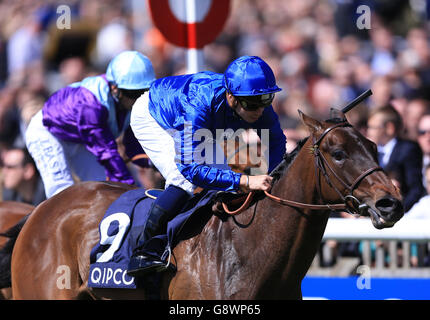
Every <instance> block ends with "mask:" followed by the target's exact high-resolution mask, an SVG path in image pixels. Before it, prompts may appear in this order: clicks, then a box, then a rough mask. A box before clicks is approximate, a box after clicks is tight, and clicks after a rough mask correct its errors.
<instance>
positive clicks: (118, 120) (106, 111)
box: [26, 51, 155, 198]
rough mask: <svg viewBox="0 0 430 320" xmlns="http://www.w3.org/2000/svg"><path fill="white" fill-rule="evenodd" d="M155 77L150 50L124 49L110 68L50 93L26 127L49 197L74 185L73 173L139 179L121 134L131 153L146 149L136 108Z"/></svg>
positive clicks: (85, 177) (96, 177)
mask: <svg viewBox="0 0 430 320" xmlns="http://www.w3.org/2000/svg"><path fill="white" fill-rule="evenodd" d="M154 80H155V75H154V69H153V67H152V63H151V61H150V60H149V59H148V58H147V57H146V56H144V55H143V54H141V53H140V52H137V51H124V52H122V53H120V54H118V55H117V56H116V57H114V58H113V59H112V61H111V62H110V63H109V65H108V67H107V70H106V74H102V75H99V76H93V77H88V78H85V79H83V80H82V81H80V82H77V83H73V84H71V85H69V86H67V87H65V88H63V89H60V90H58V91H57V92H55V93H54V94H53V95H51V96H50V97H49V99H48V100H47V101H46V103H45V104H44V106H43V108H42V110H40V111H39V112H38V113H37V114H36V115H35V116H34V117H33V118H32V119H31V121H30V124H29V126H28V128H27V131H26V144H27V148H28V150H29V152H30V154H31V155H32V157H33V158H34V160H35V162H36V165H37V168H38V170H39V172H40V174H41V177H42V180H43V183H44V186H45V193H46V197H47V198H50V197H52V196H53V195H55V194H57V193H59V192H60V191H62V190H64V189H65V188H67V187H69V186H71V185H73V184H74V180H73V174H75V175H76V176H77V177H78V178H79V179H80V180H81V181H89V180H106V179H109V180H110V181H119V182H123V183H127V184H133V183H134V182H135V181H134V179H133V177H132V176H131V174H130V172H129V171H128V169H127V167H126V165H125V163H124V161H123V159H122V158H121V156H120V154H119V152H118V150H117V144H116V141H115V139H116V138H117V137H119V136H120V135H121V134H122V133H124V138H123V143H124V145H125V147H126V153H127V155H129V156H130V155H131V156H133V155H135V154H137V153H142V152H143V150H142V149H141V147H140V144H139V143H138V142H137V141H136V139H135V138H134V135H133V133H132V132H131V129H129V128H130V126H129V124H130V110H131V107H132V106H133V105H134V103H135V102H136V100H137V98H139V97H140V96H141V95H142V94H144V93H145V92H147V91H148V89H149V87H150V86H151V84H152V82H153V81H154ZM146 95H148V94H147V93H146ZM127 128H128V129H127ZM130 146H131V148H130Z"/></svg>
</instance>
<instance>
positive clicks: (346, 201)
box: [223, 121, 383, 215]
mask: <svg viewBox="0 0 430 320" xmlns="http://www.w3.org/2000/svg"><path fill="white" fill-rule="evenodd" d="M339 127H351V125H350V124H349V123H348V122H347V121H343V122H340V123H337V124H335V125H333V126H331V127H329V128H327V129H326V130H325V131H324V132H323V133H322V134H321V136H320V137H319V138H318V139H315V138H314V141H313V145H312V148H311V151H312V153H313V155H314V156H315V176H316V178H317V190H318V194H319V196H320V198H321V199H322V195H321V187H320V174H321V173H322V174H323V176H324V178H325V180H326V182H327V184H328V185H329V186H330V187H332V188H333V189H334V190H335V191H336V193H337V194H338V195H339V196H340V198H341V199H342V201H343V203H337V204H323V205H318V204H307V203H301V202H296V201H292V200H287V199H281V198H279V197H276V196H274V195H271V194H270V193H269V192H267V191H264V193H265V194H266V196H267V197H268V198H269V199H271V200H273V201H275V202H277V203H279V204H282V205H286V206H291V207H296V208H302V209H311V210H327V209H328V210H346V211H347V212H348V213H351V214H353V213H357V214H362V213H364V212H365V211H366V210H367V208H368V205H367V204H365V203H362V202H360V200H358V199H357V198H356V197H355V196H354V195H353V192H354V190H355V189H356V188H357V187H358V185H359V184H360V182H361V181H362V180H363V179H364V178H366V177H367V176H368V175H370V174H372V173H373V172H375V171H382V170H383V169H382V168H381V167H380V166H375V167H372V168H370V169H368V170H366V171H365V172H363V173H362V174H360V175H359V176H358V177H357V178H356V179H355V180H354V182H353V183H352V184H351V185H348V184H347V183H346V182H345V181H343V180H342V179H341V178H340V177H339V176H338V175H337V174H336V172H335V171H334V170H333V169H332V168H331V167H330V165H329V163H328V162H327V160H326V158H325V157H324V155H323V154H322V153H321V151H320V149H319V147H320V144H321V141H322V139H323V138H324V137H325V136H326V135H327V134H328V133H329V132H330V131H332V130H333V129H336V128H339ZM326 167H327V168H328V169H329V171H330V172H331V173H332V175H333V176H334V177H335V178H336V179H337V180H338V181H339V182H340V183H341V184H342V185H343V186H344V187H345V189H346V190H348V191H349V194H348V195H346V196H343V194H342V193H341V192H340V190H339V189H338V188H336V186H335V185H333V184H332V182H331V181H330V176H329V174H328V172H327V170H326ZM254 194H255V191H251V192H250V193H249V194H248V196H247V198H246V200H245V202H244V203H243V205H242V206H241V207H240V208H238V209H237V210H235V211H230V210H229V209H228V207H227V205H225V204H224V203H223V208H224V210H225V212H227V213H228V214H231V215H237V214H239V213H241V212H242V211H244V210H246V209H247V208H248V206H249V205H250V203H251V201H252V198H253V196H254Z"/></svg>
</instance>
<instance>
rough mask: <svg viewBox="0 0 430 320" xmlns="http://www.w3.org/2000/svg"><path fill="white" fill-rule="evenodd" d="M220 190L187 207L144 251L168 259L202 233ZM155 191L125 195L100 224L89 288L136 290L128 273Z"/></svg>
mask: <svg viewBox="0 0 430 320" xmlns="http://www.w3.org/2000/svg"><path fill="white" fill-rule="evenodd" d="M217 193H218V191H215V190H206V191H203V192H201V193H199V194H197V195H195V196H194V197H192V198H191V199H190V200H189V202H188V203H187V204H186V205H185V207H184V209H183V210H182V212H181V213H180V214H178V215H176V216H175V218H173V219H172V220H171V221H169V222H168V224H167V233H166V234H160V235H157V236H155V237H153V238H152V239H150V240H149V241H147V242H146V243H145V247H144V251H145V252H146V253H147V254H150V255H156V256H159V257H162V258H163V259H169V261H168V262H169V263H172V261H171V260H172V259H171V257H170V253H171V250H173V248H174V247H175V246H176V245H177V244H178V243H179V241H181V240H183V239H187V238H189V237H191V236H194V235H196V234H198V233H200V231H201V229H202V228H203V227H204V225H205V224H206V222H207V221H208V220H209V219H210V217H211V216H212V210H211V205H212V200H213V199H214V198H215V196H216V195H217ZM154 195H155V196H156V192H155V193H154V192H153V191H152V193H151V192H149V193H148V192H146V191H145V190H144V189H135V190H130V191H127V192H125V193H123V194H122V195H121V196H120V197H119V198H118V199H117V200H115V201H114V202H113V203H112V204H111V205H110V206H109V208H108V209H107V210H106V213H105V215H104V217H103V219H102V220H101V222H100V225H99V235H100V241H99V243H97V245H96V246H94V248H93V249H92V250H91V254H90V273H89V279H88V286H89V287H95V288H136V287H138V286H137V285H136V283H137V282H135V281H134V278H133V277H130V276H128V275H127V274H126V270H127V266H128V263H129V260H130V257H131V255H132V253H133V250H134V249H135V248H136V246H137V245H138V243H139V236H140V234H141V231H142V228H143V226H144V225H145V223H146V220H147V219H148V212H149V209H150V208H151V205H152V203H153V202H154V201H155V200H154V198H155V197H154Z"/></svg>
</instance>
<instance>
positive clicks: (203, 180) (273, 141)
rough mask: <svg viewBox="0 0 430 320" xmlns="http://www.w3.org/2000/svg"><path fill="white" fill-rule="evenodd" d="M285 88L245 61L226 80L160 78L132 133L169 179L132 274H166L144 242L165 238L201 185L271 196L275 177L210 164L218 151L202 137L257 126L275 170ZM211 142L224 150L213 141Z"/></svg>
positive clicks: (281, 146) (256, 61) (255, 62)
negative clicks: (279, 100) (278, 99)
mask: <svg viewBox="0 0 430 320" xmlns="http://www.w3.org/2000/svg"><path fill="white" fill-rule="evenodd" d="M280 90H281V89H280V88H279V87H278V86H277V85H276V80H275V77H274V74H273V72H272V70H271V68H270V67H269V65H268V64H267V63H266V62H264V61H263V60H262V59H261V58H259V57H255V56H243V57H240V58H238V59H237V60H235V61H233V62H232V63H231V64H230V65H229V67H228V68H227V70H226V71H225V73H224V74H218V73H214V72H209V71H205V72H199V73H196V74H188V75H181V76H173V77H166V78H162V79H158V80H156V81H154V83H153V84H152V85H151V88H150V90H149V95H144V96H142V97H141V98H139V99H138V100H137V101H136V103H135V105H134V106H133V109H132V113H131V120H130V124H131V128H132V130H133V132H134V135H135V136H136V138H137V140H138V141H139V142H140V144H141V146H142V148H143V149H144V151H145V153H146V154H147V155H148V156H149V158H150V159H151V162H152V163H153V164H154V165H155V166H156V167H157V169H158V170H159V171H160V173H161V174H162V175H163V177H164V178H165V179H166V187H165V190H164V191H163V192H162V193H161V194H160V195H159V196H158V198H157V200H155V201H154V203H153V205H152V207H151V209H150V212H149V218H148V222H147V223H146V225H145V226H144V227H143V230H142V231H141V234H140V236H139V243H138V246H137V248H136V249H135V251H134V253H133V255H132V257H131V259H130V263H129V267H128V271H127V273H128V274H129V275H130V276H141V275H143V274H145V273H146V272H149V271H163V270H165V269H166V266H167V263H166V262H165V261H162V260H161V258H160V257H157V256H154V255H151V254H149V253H148V251H147V252H145V245H144V244H145V242H147V241H149V240H150V239H151V238H152V237H154V236H156V235H159V234H163V233H165V232H166V227H167V222H168V221H170V220H171V219H173V218H174V217H175V216H176V215H177V214H179V213H180V211H181V209H182V208H183V206H184V205H185V203H186V201H187V200H188V199H189V198H190V196H191V195H192V194H193V191H194V189H195V188H196V187H197V186H198V187H202V188H205V189H214V190H224V191H238V190H242V191H244V192H249V191H251V190H270V188H271V181H272V178H271V177H270V176H269V175H256V176H247V175H244V174H240V173H236V172H233V171H232V170H231V169H230V168H229V167H228V166H227V165H226V164H225V162H223V163H214V161H213V159H214V157H213V156H212V157H209V158H210V159H209V161H207V160H208V159H207V157H206V156H208V155H209V154H212V153H211V152H208V151H209V149H205V148H202V145H204V146H205V147H207V144H206V145H205V144H204V143H203V142H202V139H201V136H202V135H205V134H207V133H208V132H209V133H212V136H213V137H215V136H216V133H215V132H216V131H217V129H233V130H238V129H249V128H253V129H257V134H258V133H259V132H258V129H268V132H269V150H270V154H269V159H268V161H269V171H271V170H272V169H273V168H275V166H276V165H277V164H279V163H280V162H281V160H282V158H283V155H284V153H285V143H286V138H285V136H284V134H283V132H282V130H281V127H280V124H279V120H278V116H277V114H276V113H275V112H274V110H273V108H272V106H271V103H272V101H273V98H274V96H275V92H278V91H280ZM208 143H209V144H212V145H217V144H216V143H214V141H210V139H209V142H208ZM214 148H215V149H216V148H217V147H214ZM202 149H204V150H206V151H207V152H206V153H205V152H202ZM216 151H219V150H216ZM202 154H203V155H202ZM205 157H206V158H205ZM217 159H218V158H217ZM223 161H225V159H224V160H223ZM215 162H216V161H215Z"/></svg>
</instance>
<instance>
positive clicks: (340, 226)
mask: <svg viewBox="0 0 430 320" xmlns="http://www.w3.org/2000/svg"><path fill="white" fill-rule="evenodd" d="M429 215H430V211H429ZM329 239H331V240H338V241H353V240H358V241H360V240H399V241H414V242H426V241H430V219H429V220H424V219H408V218H403V219H401V220H400V221H398V222H397V223H396V224H395V225H394V226H393V227H391V228H386V229H381V230H378V229H376V228H374V227H373V225H372V222H371V221H370V219H368V218H361V219H346V218H330V219H329V220H328V223H327V227H326V230H325V233H324V236H323V240H329Z"/></svg>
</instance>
